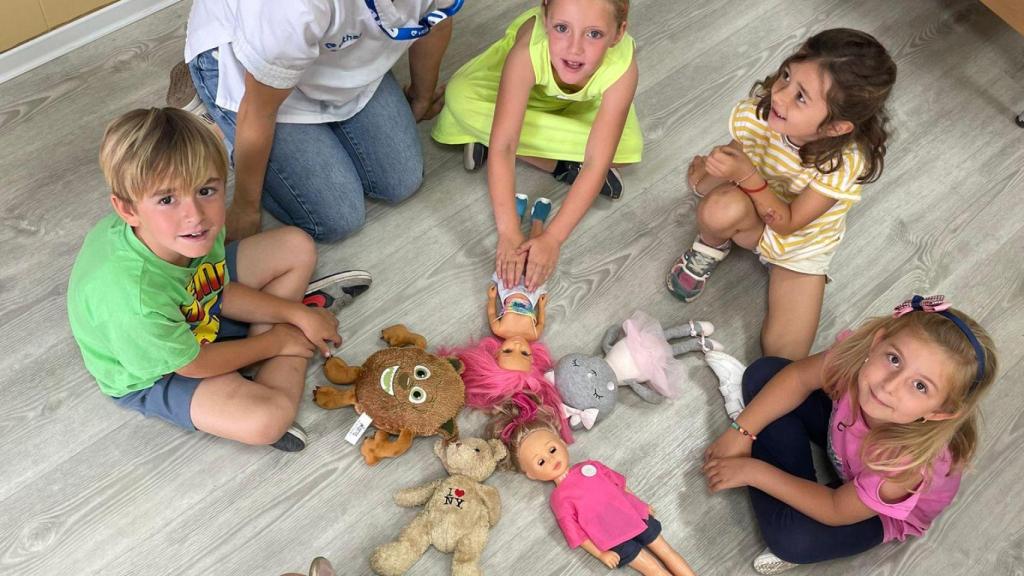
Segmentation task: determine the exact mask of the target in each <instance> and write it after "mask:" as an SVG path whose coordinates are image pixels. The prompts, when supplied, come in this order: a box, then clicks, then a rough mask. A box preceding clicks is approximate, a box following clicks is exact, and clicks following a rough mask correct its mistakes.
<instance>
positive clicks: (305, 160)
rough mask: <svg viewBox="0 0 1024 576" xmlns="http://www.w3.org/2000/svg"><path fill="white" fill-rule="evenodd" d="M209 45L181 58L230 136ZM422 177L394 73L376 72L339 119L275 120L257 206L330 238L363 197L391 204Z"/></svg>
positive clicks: (358, 210)
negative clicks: (365, 95)
mask: <svg viewBox="0 0 1024 576" xmlns="http://www.w3.org/2000/svg"><path fill="white" fill-rule="evenodd" d="M218 64H219V63H218V61H217V58H216V57H215V56H214V50H209V51H207V52H204V53H202V54H200V55H199V56H196V58H195V59H194V60H192V61H191V62H189V64H188V67H189V71H190V72H191V73H192V81H193V83H194V84H195V85H196V92H197V93H198V94H199V98H200V99H201V100H202V101H203V103H204V104H206V109H207V110H208V111H209V112H210V115H211V116H213V119H214V121H215V122H216V123H217V126H219V127H220V129H221V131H222V132H224V137H225V138H226V139H227V140H228V147H229V148H232V147H233V145H234V141H235V127H236V125H237V114H236V113H235V112H232V111H230V110H225V109H223V108H219V107H217V105H216V104H215V102H216V99H217V82H218V80H217V70H218ZM422 182H423V152H422V150H421V149H420V141H419V136H418V134H417V132H416V120H415V119H414V118H413V116H412V111H411V110H410V109H409V104H408V102H407V101H406V99H405V95H404V94H403V93H402V89H401V87H399V85H398V82H396V81H395V78H394V76H392V75H391V73H388V74H387V75H386V76H384V79H383V80H382V81H381V83H380V86H379V87H378V88H377V92H376V93H374V95H373V97H372V98H371V99H370V101H369V102H367V104H366V106H365V107H364V108H363V109H362V110H360V111H359V113H358V114H356V115H355V116H353V117H351V118H349V119H348V120H343V121H341V122H328V123H325V124H285V123H281V122H278V124H277V126H276V128H275V130H274V142H273V147H272V148H271V150H270V159H269V161H268V162H267V172H266V175H265V177H264V180H263V195H262V203H263V207H264V208H266V209H267V211H268V212H270V213H271V214H273V215H274V217H275V218H277V219H278V220H280V221H281V222H284V223H285V224H291V225H293V226H297V227H299V228H301V229H303V230H305V231H306V232H307V233H308V234H309V235H310V236H312V237H313V239H314V240H317V241H319V242H334V241H337V240H340V239H342V238H345V237H346V236H348V235H350V234H352V233H353V232H355V231H356V230H358V229H359V228H361V227H362V226H363V222H365V220H366V205H365V199H364V196H365V197H368V198H371V199H374V200H383V201H384V202H389V203H396V202H401V201H402V200H405V199H406V198H408V197H409V196H412V195H413V193H415V192H416V190H418V189H419V187H420V184H421V183H422Z"/></svg>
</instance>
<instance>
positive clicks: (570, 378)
mask: <svg viewBox="0 0 1024 576" xmlns="http://www.w3.org/2000/svg"><path fill="white" fill-rule="evenodd" d="M714 329H715V327H714V325H712V324H711V323H710V322H703V321H694V320H690V321H689V322H687V323H685V324H680V325H678V326H672V327H669V328H663V327H662V326H661V324H660V323H659V322H658V321H657V320H654V319H653V318H651V317H650V316H648V315H647V314H645V313H644V312H642V311H640V310H637V311H635V312H634V313H633V315H632V316H631V317H630V318H629V319H628V320H626V321H625V322H623V323H622V324H621V325H615V326H612V327H611V328H609V329H608V330H607V332H605V335H604V339H603V340H602V341H601V347H602V349H603V350H604V356H603V357H602V356H589V355H586V354H579V353H574V354H569V355H567V356H563V357H562V358H561V359H560V360H559V361H558V365H557V366H555V370H554V373H553V374H552V373H549V374H548V376H549V379H550V380H553V381H554V383H555V387H556V388H558V393H559V394H561V396H562V402H563V404H562V411H563V413H564V414H565V417H566V418H567V419H568V420H569V424H570V425H571V426H572V427H573V428H581V427H582V428H586V429H588V430H589V429H590V428H591V427H593V426H594V424H596V423H597V421H598V420H600V419H604V418H605V417H607V416H608V414H610V413H611V412H612V411H613V410H614V409H615V404H616V402H617V398H616V395H617V391H618V388H619V387H620V386H628V387H629V388H631V389H632V390H633V391H634V392H636V393H637V395H639V396H640V398H642V399H644V400H645V401H647V402H650V403H652V404H657V403H660V402H661V401H662V400H663V399H664V398H665V397H675V396H677V395H678V385H679V383H680V381H681V379H682V377H683V372H684V367H683V364H682V362H681V361H680V360H678V359H677V358H675V357H676V356H679V355H681V354H685V353H687V352H695V351H697V350H721V348H722V345H721V344H719V343H718V342H716V341H714V340H712V339H710V338H708V337H707V336H708V335H710V334H711V333H712V332H713V331H714ZM681 338H685V340H682V341H680V342H675V343H673V342H670V341H671V340H677V339H681Z"/></svg>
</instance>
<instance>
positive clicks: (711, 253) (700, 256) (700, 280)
mask: <svg viewBox="0 0 1024 576" xmlns="http://www.w3.org/2000/svg"><path fill="white" fill-rule="evenodd" d="M731 247H732V243H731V242H729V243H726V246H725V248H724V249H723V248H714V247H712V246H708V245H707V244H705V243H703V242H701V240H700V236H697V239H696V240H694V241H693V246H691V247H690V249H689V250H687V251H686V252H684V253H683V255H682V256H680V257H679V259H678V260H676V263H675V264H673V265H672V269H671V270H669V272H668V276H666V277H665V285H666V287H668V291H669V292H671V293H672V295H673V296H675V297H676V298H679V299H680V300H682V301H683V302H692V301H693V300H695V299H696V298H697V296H700V293H701V292H703V291H704V285H705V284H706V283H707V279H708V278H709V277H710V276H711V273H712V272H714V271H715V268H717V267H718V263H719V262H721V261H722V260H724V259H725V257H726V256H728V255H729V250H730V248H731Z"/></svg>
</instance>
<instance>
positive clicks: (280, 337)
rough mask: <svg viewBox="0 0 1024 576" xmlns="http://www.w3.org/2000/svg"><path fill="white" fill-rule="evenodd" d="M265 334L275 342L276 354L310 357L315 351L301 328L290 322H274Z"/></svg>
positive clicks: (314, 347)
mask: <svg viewBox="0 0 1024 576" xmlns="http://www.w3.org/2000/svg"><path fill="white" fill-rule="evenodd" d="M266 334H267V336H269V337H270V338H273V339H274V341H275V342H277V346H278V348H277V356H299V357H300V358H312V357H313V354H314V353H315V352H316V348H317V347H316V346H314V345H313V343H312V342H310V341H309V339H308V338H306V337H305V336H304V335H303V334H302V330H299V329H298V328H296V327H295V326H292V325H291V324H274V325H273V326H272V327H271V328H270V330H268V331H267V332H266Z"/></svg>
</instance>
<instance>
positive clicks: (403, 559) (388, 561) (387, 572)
mask: <svg viewBox="0 0 1024 576" xmlns="http://www.w3.org/2000/svg"><path fill="white" fill-rule="evenodd" d="M422 554H423V552H420V553H418V554H417V552H416V550H414V549H413V547H412V546H410V545H409V544H407V543H405V542H402V541H397V542H389V543H387V544H384V545H383V546H378V547H377V549H376V550H374V551H373V555H372V556H370V567H371V568H373V571H374V572H376V573H377V574H380V575H381V576H401V575H402V574H405V573H406V571H408V570H409V568H412V565H413V564H415V563H416V561H417V560H419V558H420V556H421V555H422Z"/></svg>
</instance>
